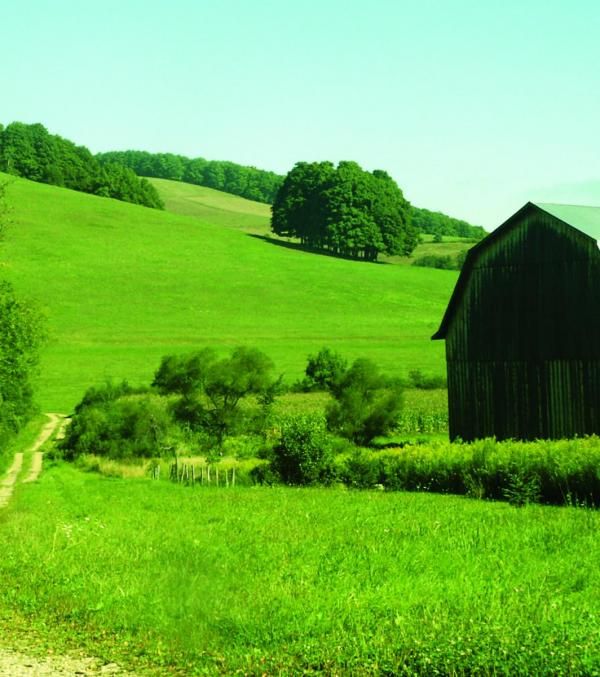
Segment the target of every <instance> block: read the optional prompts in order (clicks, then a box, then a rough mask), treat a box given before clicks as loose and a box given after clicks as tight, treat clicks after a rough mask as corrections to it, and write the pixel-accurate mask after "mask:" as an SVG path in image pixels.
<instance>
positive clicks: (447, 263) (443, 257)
mask: <svg viewBox="0 0 600 677" xmlns="http://www.w3.org/2000/svg"><path fill="white" fill-rule="evenodd" d="M467 251H468V250H467V249H465V250H463V251H461V252H459V253H458V254H457V255H456V256H450V254H426V255H425V256H419V257H418V258H416V259H414V261H413V262H412V265H413V266H420V267H422V268H438V269H441V270H460V269H461V268H462V267H463V264H464V262H465V259H466V256H467Z"/></svg>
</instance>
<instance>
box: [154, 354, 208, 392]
mask: <svg viewBox="0 0 600 677" xmlns="http://www.w3.org/2000/svg"><path fill="white" fill-rule="evenodd" d="M216 359H217V355H216V353H215V351H214V350H213V349H212V348H205V349H204V350H199V351H195V352H192V353H187V354H183V355H165V356H164V357H163V358H162V360H161V363H160V366H159V368H158V370H157V372H156V374H155V375H154V380H153V381H152V386H153V387H155V388H156V389H157V390H158V392H160V393H161V394H163V395H166V394H170V393H176V394H178V395H183V396H184V397H190V396H191V395H193V394H194V393H198V392H201V391H202V390H203V389H204V386H205V385H206V382H207V380H208V378H209V373H210V371H211V369H212V368H214V363H215V361H216Z"/></svg>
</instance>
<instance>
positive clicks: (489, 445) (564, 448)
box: [342, 437, 600, 507]
mask: <svg viewBox="0 0 600 677" xmlns="http://www.w3.org/2000/svg"><path fill="white" fill-rule="evenodd" d="M599 468H600V439H599V438H598V437H588V438H579V439H574V440H558V441H551V440H539V441H536V442H516V441H511V440H509V441H505V442H496V441H495V440H493V439H486V440H478V441H476V442H473V443H471V444H459V443H450V442H440V441H437V442H435V441H434V442H429V443H427V444H424V445H416V446H405V447H403V448H402V449H401V450H397V451H387V452H381V453H378V454H374V453H371V454H363V455H361V456H360V457H354V458H353V459H352V461H351V463H346V465H345V467H344V470H343V471H342V479H343V481H344V482H346V483H348V484H350V485H352V486H373V484H367V485H365V484H362V481H363V480H361V479H360V478H361V477H366V478H369V480H368V481H369V482H372V480H373V478H374V477H376V478H377V480H376V483H378V484H381V485H383V486H384V487H385V488H387V489H393V490H400V491H435V492H441V493H454V494H467V495H471V496H475V497H477V498H488V499H494V500H508V501H510V502H511V503H513V504H517V505H523V504H526V503H531V502H540V503H548V504H554V505H580V504H583V505H588V506H595V507H598V506H600V472H599Z"/></svg>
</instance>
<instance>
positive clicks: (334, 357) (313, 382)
mask: <svg viewBox="0 0 600 677" xmlns="http://www.w3.org/2000/svg"><path fill="white" fill-rule="evenodd" d="M347 366H348V362H347V361H346V360H345V359H344V358H343V357H342V356H341V355H340V354H339V353H336V352H334V351H333V350H330V349H329V348H322V349H321V350H320V351H319V352H318V353H317V354H316V355H309V356H308V362H307V364H306V370H305V372H304V373H305V377H304V378H303V379H302V381H300V382H299V383H297V384H296V385H295V387H294V389H295V390H296V391H300V392H312V391H318V390H329V389H330V388H331V387H332V386H333V385H334V384H335V383H337V382H338V381H339V380H340V379H341V378H342V376H343V375H344V372H345V371H346V368H347Z"/></svg>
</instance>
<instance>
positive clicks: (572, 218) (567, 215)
mask: <svg viewBox="0 0 600 677" xmlns="http://www.w3.org/2000/svg"><path fill="white" fill-rule="evenodd" d="M532 204H535V206H536V207H539V208H540V209H543V210H544V211H545V212H548V214H551V215H552V216H555V217H556V218H557V219H560V220H561V221H564V222H565V223H566V224H568V225H569V226H573V228H577V230H580V231H581V232H582V233H585V234H586V235H589V236H590V237H593V238H594V240H600V207H582V206H579V205H557V204H551V203H546V202H533V203H532Z"/></svg>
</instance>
